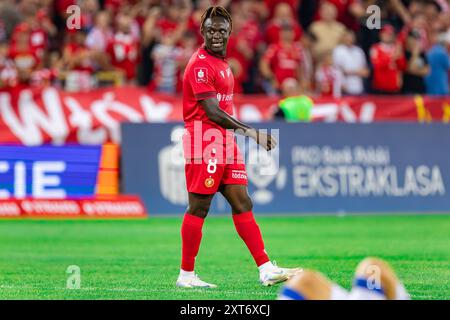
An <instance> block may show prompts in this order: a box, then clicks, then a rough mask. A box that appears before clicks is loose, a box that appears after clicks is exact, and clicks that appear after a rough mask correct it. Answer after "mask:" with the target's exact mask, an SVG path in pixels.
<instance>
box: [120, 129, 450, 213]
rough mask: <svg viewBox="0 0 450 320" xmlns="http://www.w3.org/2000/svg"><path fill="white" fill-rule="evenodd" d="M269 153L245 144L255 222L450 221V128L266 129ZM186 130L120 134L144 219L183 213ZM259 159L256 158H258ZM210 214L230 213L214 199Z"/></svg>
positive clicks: (127, 183)
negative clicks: (398, 217) (377, 217)
mask: <svg viewBox="0 0 450 320" xmlns="http://www.w3.org/2000/svg"><path fill="white" fill-rule="evenodd" d="M255 127H257V128H267V129H269V130H268V133H271V134H274V135H275V136H276V137H277V140H278V141H279V147H277V148H276V149H275V151H274V152H271V153H267V152H266V151H263V150H261V148H258V147H256V145H255V144H254V143H248V142H247V143H245V144H243V141H242V140H243V139H238V142H240V143H239V144H240V145H241V150H242V151H243V153H244V154H245V159H246V168H247V176H248V181H249V193H250V196H251V197H252V199H253V202H254V211H255V212H256V213H322V212H323V213H334V212H358V213H364V212H445V211H447V212H450V193H449V188H450V160H449V159H450V140H449V139H448V137H450V126H448V125H445V124H437V123H434V124H413V123H373V124H344V123H333V124H326V123H323V124H319V123H314V124H304V123H290V124H287V123H284V122H272V123H264V124H258V125H255ZM182 134H183V124H176V123H175V124H173V123H172V124H123V125H122V168H121V170H122V191H123V192H125V193H130V194H139V195H140V196H141V197H142V199H143V201H144V202H145V204H146V207H147V209H148V211H149V212H150V213H178V214H181V213H183V212H184V211H185V210H186V206H187V193H186V182H185V177H184V162H183V161H180V159H183V156H182V155H183V149H182V142H181V135H182ZM257 150H259V151H257ZM211 212H219V213H224V212H229V207H228V205H227V204H226V201H225V200H224V198H223V197H222V196H221V195H220V194H217V195H216V197H215V200H214V203H213V205H212V208H211Z"/></svg>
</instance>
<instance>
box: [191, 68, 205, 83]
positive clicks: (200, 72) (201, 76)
mask: <svg viewBox="0 0 450 320" xmlns="http://www.w3.org/2000/svg"><path fill="white" fill-rule="evenodd" d="M194 73H195V81H197V83H206V82H207V79H208V69H206V68H195V69H194Z"/></svg>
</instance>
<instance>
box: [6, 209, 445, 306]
mask: <svg viewBox="0 0 450 320" xmlns="http://www.w3.org/2000/svg"><path fill="white" fill-rule="evenodd" d="M257 220H258V223H259V225H260V227H261V230H262V232H263V236H264V239H265V243H266V248H267V251H268V252H269V254H270V256H271V259H273V260H276V261H277V263H278V264H279V265H282V266H291V267H295V266H301V267H305V268H314V269H317V270H320V271H321V272H323V273H324V274H326V275H327V276H328V277H330V278H331V279H332V280H334V281H336V282H337V283H339V284H340V285H342V286H344V287H346V288H349V287H350V285H351V277H352V273H353V271H354V268H355V266H356V264H357V263H358V261H360V260H361V259H362V258H364V257H365V256H368V255H374V256H379V257H382V258H385V259H386V260H388V261H389V262H390V263H391V265H392V266H393V267H394V269H395V270H396V271H397V273H398V274H399V276H400V278H401V279H402V280H403V282H404V283H405V286H406V288H407V289H408V290H409V292H410V293H411V295H412V298H413V299H448V298H449V293H450V290H449V289H450V287H449V280H450V268H449V267H450V216H446V215H397V216H345V217H322V216H319V217H317V216H316V217H261V216H260V217H257ZM180 223H181V218H180V217H178V218H156V217H151V218H149V219H145V220H134V221H133V220H3V221H0V299H152V300H155V299H189V300H191V299H192V300H194V299H260V300H261V299H262V300H270V299H275V298H276V295H277V292H278V290H279V288H280V287H279V286H275V287H269V288H266V287H262V286H261V285H260V284H259V283H258V273H257V269H256V267H255V266H254V263H253V260H252V258H251V256H250V254H249V253H248V251H247V249H246V247H245V246H244V243H243V242H242V241H241V239H240V238H239V237H238V235H237V233H236V232H235V230H234V226H233V223H232V220H231V217H213V216H212V217H210V218H208V219H207V220H206V222H205V225H204V229H203V242H202V246H201V248H200V254H199V256H198V258H197V268H196V272H197V273H198V274H199V275H200V276H201V277H202V278H203V279H204V280H205V281H210V282H212V283H216V284H217V285H218V288H217V289H214V290H191V289H179V288H176V287H175V280H176V277H177V274H178V268H179V262H180V236H179V229H180ZM69 265H77V266H79V267H80V269H81V288H80V289H79V290H70V289H67V288H66V281H67V278H68V277H69V274H66V269H67V267H68V266H69Z"/></svg>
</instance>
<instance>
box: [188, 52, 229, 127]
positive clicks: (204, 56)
mask: <svg viewBox="0 0 450 320" xmlns="http://www.w3.org/2000/svg"><path fill="white" fill-rule="evenodd" d="M233 86H234V77H233V73H232V72H231V68H230V66H229V65H228V62H227V61H226V60H225V59H223V58H220V57H219V56H216V55H213V54H211V53H209V52H208V51H206V50H205V49H204V48H203V47H202V48H200V49H198V50H197V51H196V52H195V53H194V54H193V55H192V57H191V59H190V60H189V62H188V64H187V66H186V69H185V72H184V77H183V119H184V122H185V126H186V128H191V127H192V126H193V125H194V121H202V122H203V127H208V128H211V127H213V128H218V129H220V130H221V131H222V132H224V131H225V129H223V128H222V127H220V126H219V125H217V124H216V123H214V122H212V121H210V120H209V119H208V116H207V115H206V113H205V110H203V107H202V105H201V104H200V101H201V100H204V99H208V98H217V100H218V101H219V108H220V109H222V110H223V111H225V112H226V113H228V114H229V115H233Z"/></svg>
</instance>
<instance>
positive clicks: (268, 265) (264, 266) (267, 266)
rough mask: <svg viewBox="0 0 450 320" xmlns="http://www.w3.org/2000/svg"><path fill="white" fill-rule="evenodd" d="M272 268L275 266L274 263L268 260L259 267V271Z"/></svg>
mask: <svg viewBox="0 0 450 320" xmlns="http://www.w3.org/2000/svg"><path fill="white" fill-rule="evenodd" d="M272 268H274V265H273V263H272V262H271V261H267V262H266V263H263V264H262V265H260V266H259V267H258V269H259V272H261V271H264V270H267V269H272Z"/></svg>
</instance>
